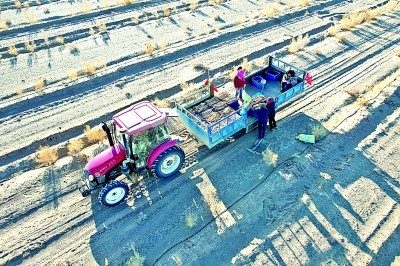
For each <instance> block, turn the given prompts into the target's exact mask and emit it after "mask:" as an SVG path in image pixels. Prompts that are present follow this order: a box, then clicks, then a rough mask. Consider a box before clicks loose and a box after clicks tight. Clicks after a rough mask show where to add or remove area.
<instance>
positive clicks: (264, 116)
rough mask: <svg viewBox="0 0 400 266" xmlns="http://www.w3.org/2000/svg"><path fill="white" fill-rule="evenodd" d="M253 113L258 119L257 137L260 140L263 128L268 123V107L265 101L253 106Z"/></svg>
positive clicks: (263, 133)
mask: <svg viewBox="0 0 400 266" xmlns="http://www.w3.org/2000/svg"><path fill="white" fill-rule="evenodd" d="M253 114H254V116H255V117H256V118H257V120H258V139H259V140H261V139H262V138H264V136H265V129H266V127H267V123H268V109H267V107H266V106H265V103H261V104H259V105H258V106H257V107H254V108H253Z"/></svg>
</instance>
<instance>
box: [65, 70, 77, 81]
mask: <svg viewBox="0 0 400 266" xmlns="http://www.w3.org/2000/svg"><path fill="white" fill-rule="evenodd" d="M67 74H68V78H69V79H70V80H76V79H77V78H78V71H76V70H75V69H72V68H70V69H68V70H67Z"/></svg>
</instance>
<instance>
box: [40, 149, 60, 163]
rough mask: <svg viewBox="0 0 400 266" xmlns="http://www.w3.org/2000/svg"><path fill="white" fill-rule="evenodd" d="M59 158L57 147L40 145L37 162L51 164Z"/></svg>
mask: <svg viewBox="0 0 400 266" xmlns="http://www.w3.org/2000/svg"><path fill="white" fill-rule="evenodd" d="M57 160H58V150H57V148H56V147H49V146H40V147H39V149H38V150H37V155H36V158H35V162H37V163H43V164H46V165H51V164H53V163H54V162H56V161H57Z"/></svg>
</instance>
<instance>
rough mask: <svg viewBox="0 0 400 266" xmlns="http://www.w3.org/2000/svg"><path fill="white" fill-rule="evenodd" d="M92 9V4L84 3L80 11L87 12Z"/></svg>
mask: <svg viewBox="0 0 400 266" xmlns="http://www.w3.org/2000/svg"><path fill="white" fill-rule="evenodd" d="M91 10H92V6H91V5H90V3H87V2H86V3H84V4H83V5H81V13H82V14H87V13H89V12H90V11H91Z"/></svg>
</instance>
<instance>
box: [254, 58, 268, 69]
mask: <svg viewBox="0 0 400 266" xmlns="http://www.w3.org/2000/svg"><path fill="white" fill-rule="evenodd" d="M265 64H266V59H265V58H263V57H262V58H257V59H255V60H254V65H255V66H257V67H264V66H265Z"/></svg>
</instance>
